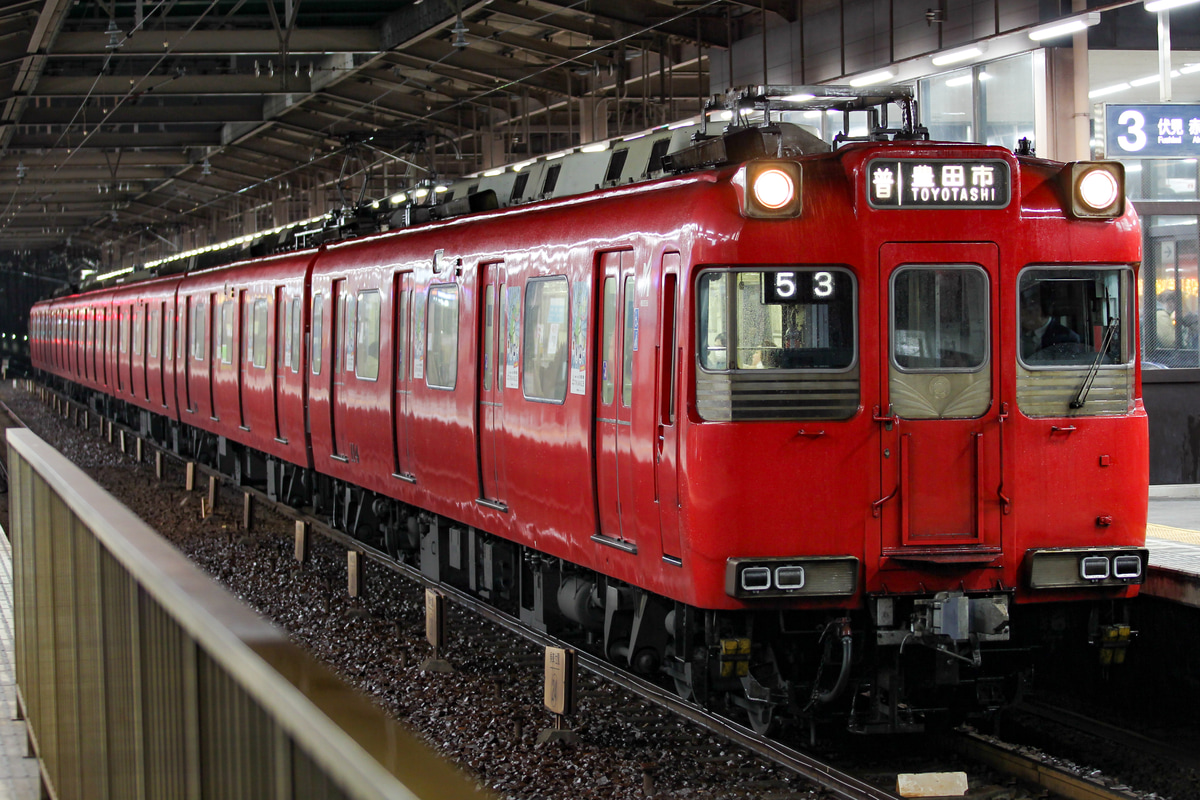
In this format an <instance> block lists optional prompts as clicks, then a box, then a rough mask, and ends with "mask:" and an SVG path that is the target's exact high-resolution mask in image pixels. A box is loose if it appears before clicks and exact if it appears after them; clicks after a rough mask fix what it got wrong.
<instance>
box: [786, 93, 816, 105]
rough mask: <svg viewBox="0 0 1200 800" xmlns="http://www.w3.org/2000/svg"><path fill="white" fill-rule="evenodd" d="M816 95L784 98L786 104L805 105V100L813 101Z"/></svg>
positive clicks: (798, 95)
mask: <svg viewBox="0 0 1200 800" xmlns="http://www.w3.org/2000/svg"><path fill="white" fill-rule="evenodd" d="M814 97H816V95H812V94H789V95H788V96H787V97H785V98H783V102H785V103H803V102H804V101H805V100H812V99H813V98H814Z"/></svg>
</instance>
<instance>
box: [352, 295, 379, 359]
mask: <svg viewBox="0 0 1200 800" xmlns="http://www.w3.org/2000/svg"><path fill="white" fill-rule="evenodd" d="M354 374H355V375H357V376H358V377H359V378H362V379H363V380H368V381H373V380H376V379H377V378H378V377H379V290H378V289H372V290H371V291H369V292H359V293H358V368H357V369H356V370H355V373H354Z"/></svg>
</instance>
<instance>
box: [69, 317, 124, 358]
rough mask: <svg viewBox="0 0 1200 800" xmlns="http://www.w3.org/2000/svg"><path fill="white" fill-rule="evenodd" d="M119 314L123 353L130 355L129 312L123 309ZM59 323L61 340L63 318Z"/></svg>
mask: <svg viewBox="0 0 1200 800" xmlns="http://www.w3.org/2000/svg"><path fill="white" fill-rule="evenodd" d="M117 313H118V314H119V315H120V319H121V324H120V334H119V335H120V340H121V352H122V353H128V352H129V312H128V311H126V310H125V309H121V310H120V311H118V312H117ZM58 322H59V325H58V330H59V339H60V340H61V339H62V329H63V326H62V317H59V318H58Z"/></svg>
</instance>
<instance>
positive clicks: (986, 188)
mask: <svg viewBox="0 0 1200 800" xmlns="http://www.w3.org/2000/svg"><path fill="white" fill-rule="evenodd" d="M1011 183H1012V181H1011V175H1010V171H1009V166H1008V162H1007V161H1002V160H1000V159H957V160H953V161H947V160H942V159H936V160H935V159H879V158H877V159H875V160H873V161H871V162H870V163H869V164H868V165H867V202H869V203H870V205H871V207H872V208H884V209H895V208H991V209H997V208H1005V207H1007V206H1008V203H1009V200H1011V198H1012V189H1011Z"/></svg>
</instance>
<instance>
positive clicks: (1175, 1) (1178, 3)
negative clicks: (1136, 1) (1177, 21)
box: [1143, 0, 1200, 13]
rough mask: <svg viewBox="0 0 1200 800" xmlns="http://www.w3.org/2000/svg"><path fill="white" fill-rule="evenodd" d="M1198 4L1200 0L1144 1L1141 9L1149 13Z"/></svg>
mask: <svg viewBox="0 0 1200 800" xmlns="http://www.w3.org/2000/svg"><path fill="white" fill-rule="evenodd" d="M1196 3H1200V0H1146V2H1145V3H1144V4H1143V7H1144V8H1145V9H1146V10H1147V11H1150V12H1153V13H1158V12H1159V11H1170V10H1171V9H1173V8H1180V7H1182V6H1190V5H1195V4H1196Z"/></svg>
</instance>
